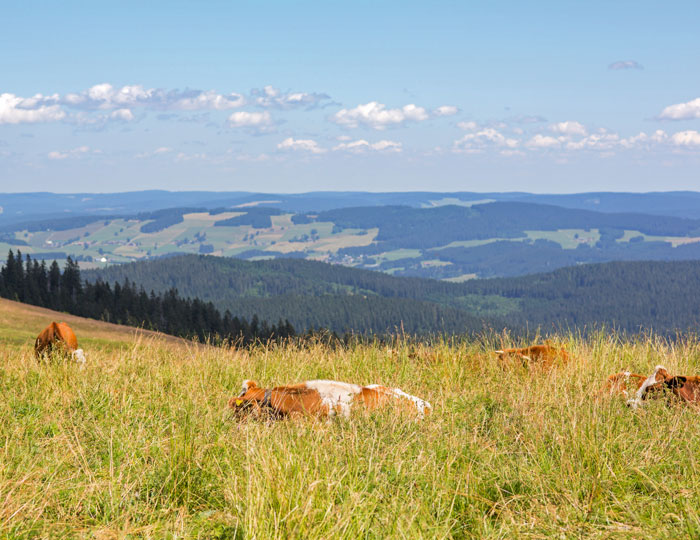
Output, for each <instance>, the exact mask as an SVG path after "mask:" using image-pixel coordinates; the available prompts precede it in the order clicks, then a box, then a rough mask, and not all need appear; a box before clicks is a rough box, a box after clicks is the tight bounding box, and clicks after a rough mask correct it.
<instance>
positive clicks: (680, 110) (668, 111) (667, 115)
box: [659, 98, 700, 120]
mask: <svg viewBox="0 0 700 540" xmlns="http://www.w3.org/2000/svg"><path fill="white" fill-rule="evenodd" d="M659 118H662V119H664V120H692V119H694V118H700V98H696V99H693V100H691V101H688V102H686V103H677V104H675V105H669V106H668V107H666V108H665V109H664V110H663V111H661V114H660V115H659Z"/></svg>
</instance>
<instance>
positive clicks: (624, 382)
mask: <svg viewBox="0 0 700 540" xmlns="http://www.w3.org/2000/svg"><path fill="white" fill-rule="evenodd" d="M34 353H35V355H36V357H37V358H38V359H42V358H45V357H47V355H54V356H63V357H68V358H71V359H72V360H74V361H75V362H78V363H80V364H84V363H85V354H84V352H83V350H82V349H80V348H78V340H77V338H76V337H75V333H74V332H73V330H72V329H71V328H70V327H69V326H68V325H67V324H66V323H63V322H60V323H56V322H52V323H51V324H50V325H49V326H47V327H46V328H45V329H44V330H42V332H41V333H40V334H39V336H38V337H37V338H36V342H35V344H34ZM495 354H496V355H497V356H498V359H499V361H500V362H501V364H502V365H506V364H507V363H511V362H515V363H516V364H521V365H523V366H525V367H529V366H538V368H540V369H548V368H550V367H552V366H553V365H554V364H555V363H556V362H559V363H562V364H563V363H566V362H568V361H569V355H568V353H567V352H566V350H564V349H562V348H555V347H553V346H552V345H551V344H549V343H546V344H544V345H532V346H530V347H524V348H519V349H504V350H499V351H495ZM599 395H621V396H624V397H625V398H626V399H627V404H628V405H629V406H630V407H632V408H635V409H636V408H637V407H639V406H640V405H641V404H642V402H643V401H644V400H646V399H650V398H654V397H663V396H665V397H668V398H669V399H674V400H679V401H681V402H685V403H700V376H685V375H675V376H673V375H671V374H670V373H669V372H668V371H666V369H665V368H664V367H663V366H656V368H655V369H654V373H652V374H651V375H649V376H648V377H646V376H644V375H639V374H637V373H630V372H629V371H624V372H621V373H615V374H613V375H610V376H609V377H608V378H607V381H606V382H605V385H604V387H603V388H602V389H601V390H600V392H599ZM390 403H392V404H396V405H398V406H400V407H401V408H404V409H407V410H410V411H412V412H414V413H416V414H417V415H418V416H419V417H423V416H424V415H425V414H427V413H429V412H430V410H431V406H430V403H428V402H427V401H425V400H423V399H421V398H419V397H416V396H412V395H410V394H407V393H406V392H403V391H402V390H400V389H399V388H390V387H387V386H381V385H378V384H372V385H369V386H359V385H357V384H351V383H345V382H340V381H327V380H314V381H306V382H303V383H299V384H293V385H285V386H276V387H274V388H261V387H260V386H258V384H257V383H256V382H255V381H251V380H246V381H243V387H242V389H241V392H240V394H239V395H238V396H236V397H234V398H231V400H230V401H229V407H231V408H232V409H233V410H234V411H236V413H239V414H243V413H246V414H247V413H255V414H263V413H268V414H269V415H271V416H272V417H285V416H294V415H313V416H330V417H332V416H336V415H340V416H345V417H348V416H349V415H350V411H351V410H352V409H353V408H357V407H360V408H364V409H367V410H373V409H377V408H379V407H382V406H385V405H387V404H390Z"/></svg>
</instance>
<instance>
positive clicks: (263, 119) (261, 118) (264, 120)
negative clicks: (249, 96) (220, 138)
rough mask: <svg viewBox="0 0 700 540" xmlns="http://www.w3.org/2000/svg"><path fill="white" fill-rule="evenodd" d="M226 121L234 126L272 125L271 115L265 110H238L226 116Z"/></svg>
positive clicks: (259, 126)
mask: <svg viewBox="0 0 700 540" xmlns="http://www.w3.org/2000/svg"><path fill="white" fill-rule="evenodd" d="M228 123H229V125H230V126H231V127H235V128H241V127H242V128H269V127H270V126H272V125H273V121H272V117H271V116H270V113H269V112H267V111H263V112H246V111H238V112H235V113H233V114H232V115H231V116H229V117H228Z"/></svg>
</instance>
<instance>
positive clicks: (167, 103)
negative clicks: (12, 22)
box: [61, 83, 246, 111]
mask: <svg viewBox="0 0 700 540" xmlns="http://www.w3.org/2000/svg"><path fill="white" fill-rule="evenodd" d="M61 102H62V103H63V104H65V105H67V106H69V107H73V108H76V109H87V110H94V109H98V110H100V109H101V110H110V109H121V108H129V107H138V106H142V107H147V108H152V109H158V110H184V111H193V110H228V109H235V108H237V107H241V106H243V105H245V103H246V101H245V98H244V97H243V96H242V95H241V94H236V93H232V94H219V93H217V92H215V91H214V90H207V91H203V90H189V89H187V90H183V91H180V90H169V91H166V90H162V89H158V88H144V87H143V86H142V85H140V84H136V85H127V86H122V87H121V88H116V87H114V86H112V85H111V84H109V83H102V84H96V85H94V86H92V87H90V88H88V89H87V90H85V91H84V92H80V93H75V94H67V95H66V96H64V97H63V98H62V99H61Z"/></svg>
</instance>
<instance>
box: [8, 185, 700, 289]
mask: <svg viewBox="0 0 700 540" xmlns="http://www.w3.org/2000/svg"><path fill="white" fill-rule="evenodd" d="M205 195H206V194H205ZM400 195H402V196H404V195H405V197H406V198H407V199H405V200H408V199H410V197H408V195H406V194H397V195H396V197H395V199H398V200H404V199H401V197H400ZM428 195H429V194H414V195H412V197H414V199H412V202H413V203H416V204H417V203H418V201H420V200H423V201H425V200H426V199H425V197H426V196H428ZM666 195H668V194H666ZM419 196H420V197H423V199H420V198H419ZM514 196H515V195H513V197H514ZM201 197H204V195H202V194H199V195H196V194H195V195H193V197H192V200H191V201H189V202H190V204H189V205H187V206H182V207H172V208H167V209H159V210H149V211H144V212H140V213H136V214H133V213H132V214H119V213H115V212H116V211H118V210H122V211H123V210H124V209H123V207H122V206H117V207H114V208H112V207H106V208H107V209H109V210H110V212H111V213H109V214H107V213H104V214H103V215H99V216H98V215H96V214H94V213H93V214H92V215H81V216H72V217H66V215H67V214H65V213H64V214H63V215H62V216H61V217H50V216H47V217H45V218H43V219H41V220H35V221H28V222H22V223H15V224H14V225H6V226H4V228H2V232H0V252H5V253H6V252H7V250H9V249H11V248H12V249H21V250H22V251H23V252H24V253H25V254H31V255H32V256H33V257H35V258H45V259H54V258H55V259H65V258H66V257H67V256H71V257H72V258H73V259H74V260H77V261H78V262H80V264H81V266H82V267H83V268H103V267H105V266H107V265H110V264H115V263H124V262H132V261H136V260H143V259H154V258H158V257H164V256H171V255H173V254H183V253H191V254H211V255H218V256H223V257H236V258H241V259H246V260H252V261H254V260H260V259H270V258H297V259H308V260H319V261H325V262H332V263H339V264H342V265H345V266H351V267H356V268H365V269H372V270H380V271H382V272H386V273H390V274H394V275H398V276H415V277H429V278H435V279H443V280H451V281H465V280H468V279H472V278H474V277H507V276H519V275H526V274H531V273H535V272H545V271H550V270H554V269H556V268H561V267H565V266H571V265H576V264H587V263H599V262H608V261H617V260H689V259H700V220H698V219H689V218H684V217H678V216H665V215H652V214H643V213H629V212H627V213H607V212H594V211H591V210H588V209H573V208H564V207H561V206H555V205H543V204H536V203H533V202H514V201H505V202H493V199H483V198H482V199H479V200H472V201H471V202H469V201H467V202H465V201H462V200H461V199H457V198H455V197H443V198H442V199H427V200H428V202H430V203H431V204H432V205H431V204H428V203H421V204H423V206H420V205H418V206H407V205H385V206H361V207H344V208H334V209H329V210H321V211H313V212H310V211H304V212H296V211H293V210H289V209H284V208H280V207H279V205H273V203H272V202H270V201H273V200H272V199H267V200H257V201H253V202H250V203H242V204H244V205H248V204H249V206H219V207H217V208H210V207H206V206H202V207H198V206H193V204H197V203H200V202H201V201H200V199H201ZM299 197H302V196H299ZM669 197H670V196H669ZM358 198H360V199H361V197H360V196H359V195H358V194H355V195H354V196H353V195H352V194H350V195H348V197H347V201H346V202H349V201H353V200H357V199H358ZM385 198H386V199H387V200H389V197H388V195H387V197H385ZM667 198H668V197H667ZM171 199H173V198H172V197H170V198H168V199H167V200H171ZM337 199H338V200H340V197H339V196H338V197H337ZM661 199H663V197H662V198H661ZM688 199H689V200H692V199H693V198H692V197H691V196H690V195H689V196H688ZM71 200H72V199H71ZM236 200H239V199H236ZM302 200H306V199H303V197H302ZM311 200H314V199H311ZM375 200H381V198H375ZM548 200H552V201H556V200H558V199H557V198H556V197H554V196H551V197H550V199H548ZM576 200H578V199H565V202H566V201H568V202H572V201H573V202H575V201H576ZM603 200H606V199H605V198H603ZM663 200H666V199H663ZM672 200H673V201H677V198H675V199H672ZM146 201H148V198H146ZM431 201H432V202H431ZM488 201H491V202H488ZM205 202H206V201H205ZM211 202H212V201H209V203H211ZM226 202H231V201H227V200H226V199H221V200H219V203H220V204H225V203H226ZM307 202H308V201H307ZM579 202H580V201H579ZM643 202H645V204H644V205H641V203H640V205H641V206H643V207H644V208H646V207H647V206H648V204H647V203H648V201H647V200H646V199H644V201H643ZM258 203H259V204H258ZM123 204H125V203H123ZM144 204H145V202H144ZM572 204H573V203H572ZM689 204H690V202H689ZM270 205H272V206H270ZM614 206H615V205H613V204H612V203H611V204H610V205H608V206H606V208H611V207H614ZM619 206H624V205H622V204H620V205H619ZM101 208H102V207H101ZM137 208H139V205H138V204H135V206H134V209H137ZM105 212H106V210H105Z"/></svg>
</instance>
